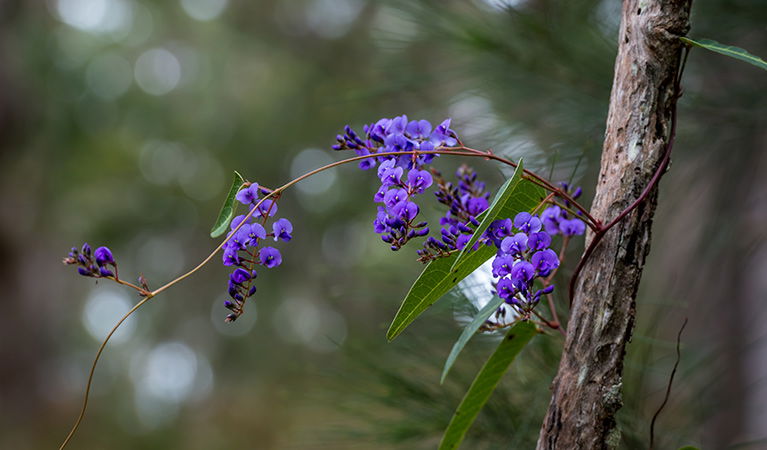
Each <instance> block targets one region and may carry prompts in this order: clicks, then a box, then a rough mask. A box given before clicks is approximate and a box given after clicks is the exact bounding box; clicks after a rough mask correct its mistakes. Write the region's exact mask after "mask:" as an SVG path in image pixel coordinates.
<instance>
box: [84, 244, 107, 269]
mask: <svg viewBox="0 0 767 450" xmlns="http://www.w3.org/2000/svg"><path fill="white" fill-rule="evenodd" d="M86 245H87V244H86ZM83 247H85V246H83ZM83 253H85V252H83ZM93 256H94V257H95V258H96V264H98V265H99V267H101V266H104V265H106V264H112V265H114V264H115V259H114V257H113V256H112V251H111V250H109V249H108V248H107V247H99V248H97V249H96V251H95V252H93Z"/></svg>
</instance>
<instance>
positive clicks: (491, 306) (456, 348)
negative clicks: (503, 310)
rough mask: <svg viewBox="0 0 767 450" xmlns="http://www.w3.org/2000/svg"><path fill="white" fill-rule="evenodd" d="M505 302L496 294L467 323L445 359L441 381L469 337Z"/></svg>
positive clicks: (443, 380)
mask: <svg viewBox="0 0 767 450" xmlns="http://www.w3.org/2000/svg"><path fill="white" fill-rule="evenodd" d="M502 304H503V299H502V298H501V297H498V296H497V295H496V296H494V297H493V298H492V299H490V301H489V302H487V305H485V306H484V308H482V309H481V310H480V311H479V312H478V313H477V315H476V316H474V319H473V320H472V321H471V323H469V324H468V325H466V328H464V329H463V332H462V333H461V336H459V337H458V340H457V341H456V342H455V344H453V349H452V350H450V355H449V356H448V357H447V361H445V368H444V369H442V378H440V380H439V382H440V383H444V382H445V377H447V373H448V372H449V371H450V368H451V367H453V363H455V360H456V358H458V354H459V353H461V350H463V348H464V347H465V346H466V344H467V343H468V342H469V339H471V338H472V336H474V334H475V333H476V332H477V330H479V327H481V326H482V324H483V323H485V321H486V320H487V319H488V317H490V316H492V315H493V313H494V312H495V311H496V310H498V308H499V307H500V306H501V305H502Z"/></svg>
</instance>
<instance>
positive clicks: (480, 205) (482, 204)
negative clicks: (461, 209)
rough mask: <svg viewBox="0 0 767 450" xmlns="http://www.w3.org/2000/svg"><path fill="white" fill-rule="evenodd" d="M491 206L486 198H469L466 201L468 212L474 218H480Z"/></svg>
mask: <svg viewBox="0 0 767 450" xmlns="http://www.w3.org/2000/svg"><path fill="white" fill-rule="evenodd" d="M488 206H490V204H489V203H488V202H487V199H486V198H484V197H469V198H468V199H467V200H466V211H467V212H468V213H469V214H471V215H472V216H478V215H480V214H481V213H483V212H484V211H485V210H486V209H487V207H488Z"/></svg>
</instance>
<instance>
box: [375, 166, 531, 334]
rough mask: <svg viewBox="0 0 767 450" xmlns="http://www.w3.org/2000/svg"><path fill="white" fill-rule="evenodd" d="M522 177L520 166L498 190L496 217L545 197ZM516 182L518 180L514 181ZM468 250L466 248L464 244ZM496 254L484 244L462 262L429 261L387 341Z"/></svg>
mask: <svg viewBox="0 0 767 450" xmlns="http://www.w3.org/2000/svg"><path fill="white" fill-rule="evenodd" d="M521 174H522V171H521V164H520V167H519V168H518V170H517V171H515V172H514V175H512V177H511V179H510V182H506V183H504V187H506V189H504V188H501V190H500V191H499V195H496V198H502V199H503V201H500V203H499V204H501V205H502V207H501V208H498V207H496V208H495V211H496V212H498V211H500V212H498V214H507V215H506V216H504V217H514V215H515V214H516V213H518V212H521V211H530V210H532V209H533V208H535V207H536V206H538V204H539V203H540V201H541V200H542V199H543V197H544V195H545V191H544V190H543V189H542V188H539V187H538V186H536V185H534V184H533V183H531V182H529V181H527V180H524V179H522V178H521ZM515 179H518V180H521V181H518V182H514V180H515ZM509 192H516V195H513V196H512V195H504V194H505V193H509ZM493 203H494V204H495V203H496V201H493ZM489 212H490V208H488V211H486V212H485V213H483V215H481V216H480V217H482V221H481V222H480V227H481V226H482V224H484V223H485V222H486V221H487V218H488V217H489V214H486V213H489ZM487 223H488V225H489V224H490V223H492V220H491V221H490V222H487ZM485 228H487V226H486V227H485ZM475 234H476V233H475ZM480 234H481V233H480ZM472 245H473V244H472ZM467 247H469V246H468V245H467ZM495 253H496V249H495V248H493V247H490V246H486V245H483V246H481V247H480V248H479V249H477V250H474V251H470V252H466V253H464V252H461V254H460V257H461V261H457V260H458V257H459V254H457V253H456V254H453V255H451V256H448V257H445V258H438V259H435V260H434V261H432V262H430V263H429V264H428V265H427V266H426V268H425V269H424V270H423V272H421V275H420V276H419V277H418V279H417V280H415V283H413V285H412V286H411V287H410V291H408V293H407V295H406V296H405V300H403V301H402V305H401V306H400V308H399V311H397V314H396V315H395V316H394V320H392V323H391V325H389V331H387V332H386V338H387V339H389V340H390V341H391V340H392V339H394V338H395V337H397V336H398V335H399V334H400V333H402V331H403V330H404V329H405V328H407V326H408V325H410V324H411V323H412V322H413V321H414V320H415V319H416V318H417V317H418V316H419V315H421V313H423V312H424V311H426V309H428V308H429V307H430V306H431V305H433V304H434V303H435V302H436V301H437V300H439V299H440V298H441V297H442V296H443V295H445V294H446V293H447V292H448V291H449V290H450V289H452V288H453V287H455V285H456V284H458V282H459V281H461V280H463V279H464V278H466V277H467V276H468V275H469V274H470V273H472V272H473V271H474V270H475V269H476V268H477V267H479V266H481V265H482V264H483V263H484V262H485V261H487V260H488V259H490V258H491V257H492V256H493V255H495Z"/></svg>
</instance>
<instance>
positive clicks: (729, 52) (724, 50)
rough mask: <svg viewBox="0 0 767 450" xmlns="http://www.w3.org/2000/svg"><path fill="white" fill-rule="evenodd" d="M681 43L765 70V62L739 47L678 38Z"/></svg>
mask: <svg viewBox="0 0 767 450" xmlns="http://www.w3.org/2000/svg"><path fill="white" fill-rule="evenodd" d="M679 39H681V41H682V42H684V43H685V44H687V45H695V46H698V47H701V48H705V49H706V50H710V51H712V52H716V53H721V54H722V55H726V56H729V57H731V58H735V59H739V60H741V61H745V62H747V63H749V64H752V65H754V66H756V67H759V68H762V69H764V70H767V61H765V60H763V59H762V58H760V57H758V56H756V55H752V54H751V53H749V52H747V51H745V50H743V49H742V48H740V47H733V46H732V45H724V44H721V43H719V42H716V41H714V40H711V39H698V40H693V39H688V38H686V37H680V38H679Z"/></svg>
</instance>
